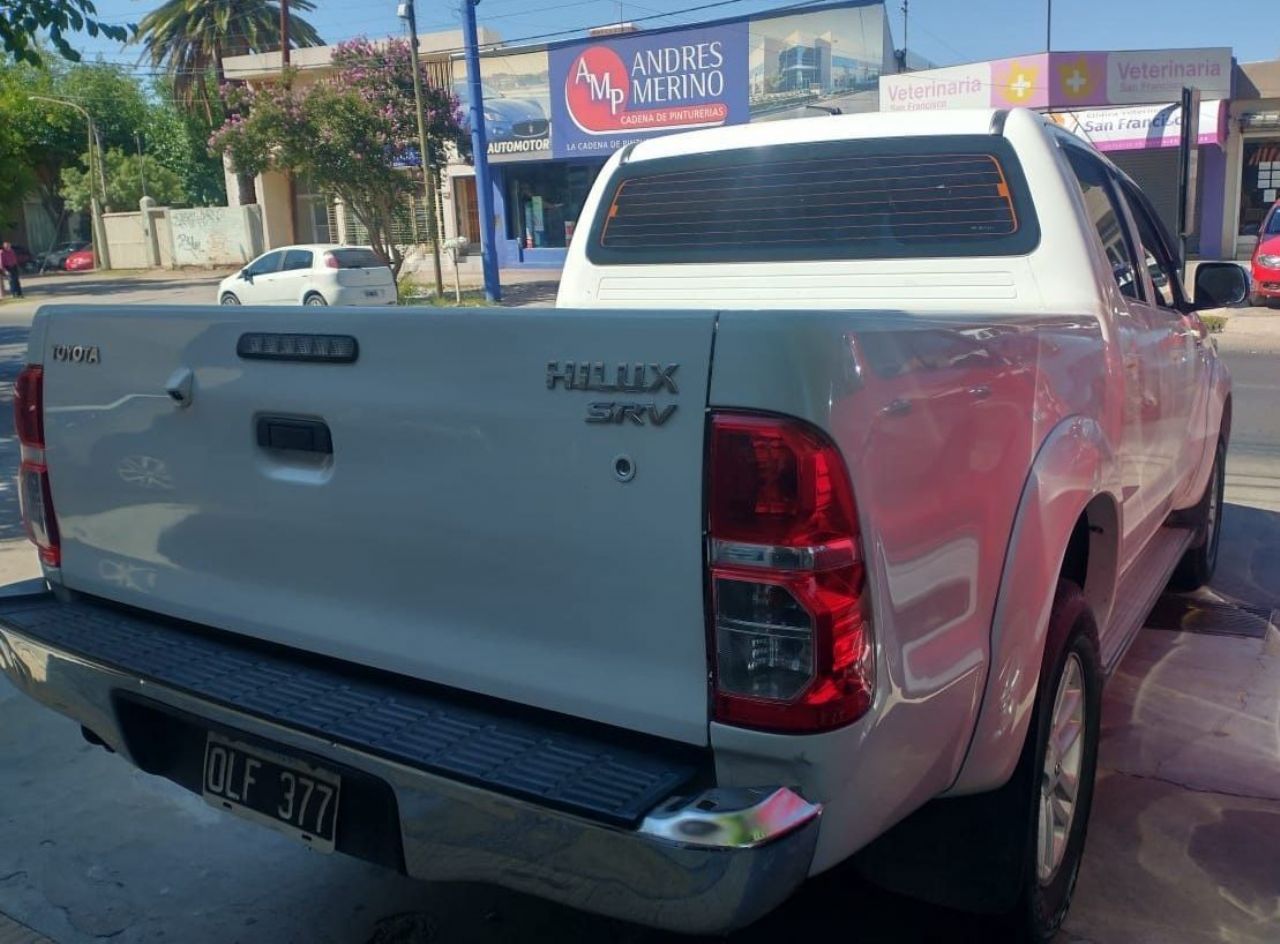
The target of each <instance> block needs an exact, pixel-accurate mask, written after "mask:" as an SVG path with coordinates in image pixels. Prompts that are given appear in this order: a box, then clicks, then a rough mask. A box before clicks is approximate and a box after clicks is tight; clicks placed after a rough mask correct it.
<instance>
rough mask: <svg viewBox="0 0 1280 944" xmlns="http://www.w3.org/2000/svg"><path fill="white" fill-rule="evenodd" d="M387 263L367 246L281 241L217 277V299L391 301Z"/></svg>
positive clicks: (306, 302) (244, 302)
mask: <svg viewBox="0 0 1280 944" xmlns="http://www.w3.org/2000/svg"><path fill="white" fill-rule="evenodd" d="M397 301H398V299H397V297H396V280H395V277H394V276H393V275H392V274H391V269H390V268H389V267H388V266H387V264H386V263H385V262H383V261H382V260H381V259H379V258H378V256H377V254H376V253H374V251H373V250H372V249H370V248H368V247H367V246H341V245H336V244H316V245H308V246H284V247H282V248H280V249H273V250H272V251H271V252H268V253H264V254H263V255H261V256H259V257H258V258H257V259H254V260H253V261H252V262H250V263H249V264H248V265H247V266H245V267H244V268H243V269H241V270H240V271H239V272H237V273H236V274H235V275H229V276H227V277H226V278H225V279H223V280H222V281H221V282H219V283H218V304H220V305H312V306H321V305H348V306H349V305H394V304H396V303H397Z"/></svg>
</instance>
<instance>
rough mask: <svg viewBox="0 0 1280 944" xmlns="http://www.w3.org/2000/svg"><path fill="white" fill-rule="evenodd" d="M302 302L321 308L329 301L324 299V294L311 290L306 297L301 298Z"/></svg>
mask: <svg viewBox="0 0 1280 944" xmlns="http://www.w3.org/2000/svg"><path fill="white" fill-rule="evenodd" d="M302 304H304V305H311V306H313V307H318V308H323V307H324V306H326V305H328V304H329V303H328V302H327V301H325V300H324V296H323V295H321V294H320V293H319V292H312V293H311V294H310V295H308V296H307V297H306V298H304V299H303V300H302Z"/></svg>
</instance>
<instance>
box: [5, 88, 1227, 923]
mask: <svg viewBox="0 0 1280 944" xmlns="http://www.w3.org/2000/svg"><path fill="white" fill-rule="evenodd" d="M691 195H692V196H691ZM692 197H696V199H694V198H692ZM655 207H656V208H658V209H657V210H655V209H654V208H655ZM832 207H836V208H839V209H838V212H832ZM319 251H320V249H319V248H318V247H317V249H316V252H319ZM324 251H326V252H329V251H331V250H329V249H325V250H324ZM1147 255H1149V256H1150V257H1151V258H1152V259H1154V260H1156V262H1157V264H1158V265H1159V267H1160V269H1161V274H1162V277H1163V279H1164V283H1165V285H1164V288H1165V289H1167V290H1168V294H1167V295H1166V294H1164V292H1162V291H1158V290H1157V288H1156V286H1155V285H1154V283H1153V280H1152V278H1151V275H1150V272H1149V269H1148V267H1147V264H1146V257H1147ZM1177 259H1178V256H1177V253H1176V252H1175V250H1174V244H1173V242H1172V241H1171V240H1170V239H1169V237H1168V235H1167V234H1166V233H1165V232H1164V230H1163V228H1162V226H1161V224H1160V221H1159V217H1158V216H1157V215H1156V213H1155V212H1154V211H1153V209H1152V206H1151V203H1150V202H1149V201H1148V199H1147V198H1146V197H1145V196H1144V195H1143V194H1142V192H1141V191H1140V190H1139V189H1138V187H1137V186H1136V184H1134V182H1133V181H1132V180H1131V179H1130V178H1129V177H1127V176H1126V175H1125V174H1124V173H1123V172H1121V171H1120V170H1119V169H1117V168H1116V167H1115V166H1114V165H1113V164H1111V163H1110V162H1109V161H1108V160H1107V159H1106V158H1105V157H1104V156H1102V155H1100V154H1099V153H1097V152H1096V151H1094V150H1093V149H1092V148H1091V147H1090V146H1089V145H1088V144H1086V143H1085V142H1083V141H1081V140H1079V139H1077V138H1075V137H1073V136H1072V135H1070V134H1069V133H1068V132H1066V131H1064V130H1062V129H1060V128H1057V127H1056V126H1055V125H1053V124H1052V123H1050V122H1049V121H1047V120H1046V119H1045V118H1044V117H1042V116H1040V115H1037V114H1035V113H1033V112H1030V111H1027V110H1021V109H1015V110H1012V111H1007V112H1006V111H995V110H982V111H964V112H961V111H957V112H947V113H945V114H943V113H928V114H919V113H911V114H866V115H848V116H837V117H822V118H814V119H796V120H793V121H787V122H770V123H759V124H753V125H747V126H737V127H732V128H724V129H712V130H703V131H696V132H692V133H687V134H681V135H671V136H665V137H661V138H655V139H652V140H648V141H642V142H640V143H639V144H636V145H634V146H631V147H628V148H626V149H625V150H623V151H621V152H619V153H617V154H615V155H614V156H613V157H612V158H611V159H610V161H609V162H608V163H607V164H606V165H605V166H604V168H603V169H602V171H601V173H600V175H599V177H598V179H597V180H596V182H595V184H594V186H593V188H592V191H591V193H590V196H589V197H588V200H587V203H586V206H585V208H584V211H583V218H582V226H581V227H580V229H579V235H578V238H575V239H574V241H573V245H572V246H571V247H570V249H569V253H568V258H567V261H566V266H565V270H564V278H563V282H562V287H561V290H560V295H559V299H558V303H559V305H560V307H558V308H554V309H523V310H519V311H514V310H507V309H493V310H490V311H486V312H484V313H483V314H482V315H477V314H475V313H472V312H469V311H467V310H461V309H460V310H436V309H426V310H424V311H423V312H422V313H421V314H417V313H415V314H414V315H413V316H412V317H407V316H406V315H405V314H404V313H402V312H390V311H387V312H380V311H370V312H368V313H367V314H366V315H364V316H363V317H360V318H352V317H350V316H349V315H348V314H346V313H342V312H320V311H299V310H287V309H284V310H273V311H261V310H257V309H253V308H248V307H245V308H240V309H235V308H233V309H230V310H229V309H228V308H226V307H223V308H217V307H214V306H208V307H206V308H188V309H185V310H183V311H181V312H173V313H168V312H166V311H164V310H163V309H157V308H154V307H141V306H140V307H133V306H118V307H113V306H111V305H105V304H104V305H99V306H88V305H84V306H67V307H45V308H42V309H41V310H40V311H39V312H38V313H37V315H36V318H35V321H34V323H33V325H32V328H31V337H30V345H29V352H28V356H27V361H28V365H27V366H26V367H25V369H23V370H22V372H21V373H20V375H19V377H18V379H17V382H16V393H15V415H16V428H17V434H18V438H19V440H20V444H21V451H22V455H23V465H22V467H21V474H20V487H19V493H20V495H21V497H22V508H23V513H24V519H25V522H26V526H27V529H28V532H29V534H30V535H31V537H32V539H33V540H34V542H35V544H36V546H37V550H38V553H39V556H40V559H41V561H42V562H43V565H44V577H43V579H42V580H40V581H36V582H34V583H30V584H20V585H16V586H12V587H9V588H8V589H7V591H5V593H4V594H0V669H3V671H5V672H6V673H7V674H8V675H9V677H10V678H11V679H12V681H13V684H14V685H15V686H16V687H17V688H18V689H20V690H22V691H24V692H26V693H27V694H28V695H30V696H32V697H34V698H36V699H37V700H39V701H41V702H43V703H44V704H46V705H48V706H50V707H52V708H54V709H55V710H58V711H60V712H63V713H64V714H67V715H69V716H70V717H72V718H74V719H75V720H76V721H78V722H79V723H80V724H81V725H82V726H83V727H84V730H85V732H86V734H85V736H86V737H87V738H88V739H89V740H90V741H91V742H92V743H97V744H104V745H106V746H107V747H109V748H110V749H111V750H113V751H115V752H116V753H117V754H118V755H120V756H121V757H123V758H125V759H126V760H128V761H129V762H131V763H133V764H136V765H137V766H139V767H140V768H142V769H143V770H145V771H149V772H150V773H153V774H156V775H158V776H163V777H167V778H169V779H171V780H173V781H174V782H176V783H178V784H180V785H182V786H183V787H185V788H187V789H189V790H192V791H194V792H195V793H197V794H201V795H203V796H204V797H205V798H206V799H207V800H208V802H209V803H211V804H212V805H213V806H214V807H215V808H217V809H219V810H224V811H230V812H231V813H233V814H236V815H239V816H243V817H244V818H246V819H249V820H252V821H255V822H257V823H259V824H263V825H268V826H270V827H272V828H275V829H277V830H279V831H280V832H282V833H285V834H287V835H289V836H292V837H294V838H296V839H298V840H299V841H301V842H304V843H306V844H307V845H309V846H311V847H312V848H314V849H319V850H324V851H330V850H336V851H341V852H346V853H349V854H352V855H357V856H363V857H365V858H367V859H369V860H371V861H374V862H378V863H381V864H384V865H388V866H390V867H392V868H397V869H401V870H404V871H407V872H408V873H409V874H410V875H413V876H416V877H419V878H424V879H437V880H447V879H456V880H485V881H491V882H495V883H499V884H503V885H507V886H510V887H512V888H515V889H518V890H521V891H524V892H529V893H532V894H536V895H540V896H544V897H547V898H551V899H556V900H559V901H563V902H567V903H569V904H573V905H577V906H579V907H583V908H588V909H591V910H594V911H599V912H603V913H607V914H611V915H614V916H618V917H622V918H626V919H629V920H633V921H640V922H644V923H648V924H651V925H654V926H658V927H662V928H667V929H672V930H677V931H694V932H721V931H725V930H727V929H731V928H735V927H739V926H742V925H745V924H747V923H750V922H751V921H753V920H755V919H756V918H758V917H760V916H761V915H763V914H764V913H766V912H768V911H769V910H770V909H772V908H774V907H775V906H777V905H778V904H779V903H781V902H782V901H783V900H784V899H786V898H787V897H788V896H789V895H790V894H791V893H792V892H793V891H795V890H796V889H797V888H798V887H799V886H800V885H801V884H802V883H803V882H804V881H805V880H806V879H807V878H809V877H810V876H813V875H817V874H819V873H822V872H826V871H827V870H829V869H832V868H833V867H834V866H836V865H837V864H839V863H841V862H845V861H851V862H852V863H853V865H854V866H855V867H857V868H858V869H860V870H861V871H863V872H864V873H865V874H866V875H868V876H869V877H871V878H872V879H874V880H875V881H878V882H880V883H882V884H884V885H886V886H889V887H891V888H896V889H898V890H901V891H905V892H909V893H911V894H913V895H917V896H919V897H921V898H926V899H931V900H934V901H938V902H942V903H944V904H948V905H953V906H956V907H963V908H967V909H971V910H973V911H978V912H985V913H988V914H996V915H999V916H1000V918H999V921H1000V922H1001V926H1002V927H1004V928H1005V929H1006V935H1007V931H1008V929H1010V928H1012V929H1014V930H1016V931H1017V932H1018V933H1019V935H1020V936H1022V937H1026V938H1029V939H1032V940H1035V941H1042V942H1043V941H1048V940H1049V939H1050V938H1051V937H1052V936H1053V935H1054V933H1055V932H1056V931H1057V930H1058V928H1059V926H1060V925H1061V924H1062V921H1063V919H1064V916H1065V914H1066V911H1067V907H1068V904H1069V902H1070V900H1071V896H1072V892H1073V889H1074V887H1075V882H1076V876H1077V873H1078V870H1079V867H1080V863H1081V857H1082V855H1083V850H1084V843H1085V831H1086V826H1087V823H1088V819H1089V811H1090V804H1091V801H1092V797H1093V786H1094V772H1095V766H1096V761H1097V752H1098V740H1099V720H1100V711H1101V704H1102V702H1101V695H1102V686H1103V683H1104V681H1105V679H1106V678H1107V676H1108V675H1109V674H1110V673H1111V672H1113V671H1114V670H1115V669H1116V667H1117V666H1118V664H1119V663H1120V660H1121V659H1122V658H1123V656H1124V654H1125V652H1126V650H1127V649H1128V647H1129V646H1130V644H1131V643H1132V641H1133V639H1134V638H1135V636H1136V634H1137V632H1138V630H1139V628H1140V627H1141V626H1142V625H1143V622H1144V620H1145V617H1146V616H1147V614H1148V612H1149V611H1150V609H1151V607H1152V605H1153V603H1154V601H1155V600H1156V598H1157V597H1158V596H1159V594H1160V593H1161V592H1162V591H1163V590H1164V588H1165V587H1166V586H1167V585H1170V583H1171V582H1172V585H1174V586H1176V587H1178V588H1183V589H1189V588H1192V587H1197V586H1200V585H1202V584H1204V583H1205V582H1206V581H1208V580H1209V578H1210V576H1211V575H1212V574H1213V571H1214V567H1215V565H1216V562H1217V556H1218V543H1219V535H1220V527H1221V522H1222V517H1223V516H1222V494H1223V468H1224V462H1225V457H1226V450H1227V441H1228V436H1229V434H1230V425H1231V423H1230V418H1231V382H1230V378H1229V376H1228V374H1227V371H1226V369H1225V367H1224V365H1223V364H1222V362H1221V361H1220V360H1219V357H1218V354H1217V350H1216V348H1215V346H1214V344H1213V343H1212V340H1211V339H1209V337H1208V332H1207V331H1206V329H1205V326H1204V324H1203V323H1202V322H1201V320H1200V318H1199V316H1198V315H1197V313H1196V311H1197V306H1202V307H1208V306H1215V307H1216V306H1222V305H1228V304H1236V303H1239V302H1241V301H1242V300H1243V299H1244V297H1245V295H1246V293H1247V284H1246V282H1245V273H1244V270H1243V269H1242V268H1241V267H1239V266H1237V265H1235V264H1227V263H1202V264H1201V265H1200V266H1199V267H1198V269H1197V270H1196V276H1195V278H1196V285H1195V292H1194V300H1193V299H1192V298H1189V297H1188V295H1187V294H1186V293H1185V292H1184V290H1183V287H1182V279H1181V274H1180V268H1179V265H1178V262H1177ZM313 261H314V260H313ZM279 267H280V262H279V261H275V262H273V264H272V268H273V271H274V270H275V269H278V268H279ZM262 277H263V275H259V276H255V279H254V283H255V284H257V282H259V281H261V279H262ZM229 284H232V285H236V284H237V283H236V282H235V281H234V280H232V281H231V282H230V283H229ZM294 300H295V301H296V300H297V298H296V294H295V297H294ZM90 365H91V366H90ZM161 391H164V393H165V394H166V395H164V396H161V395H159V393H160V392H161ZM140 463H142V464H144V465H145V469H142V471H141V472H140V471H139V470H140V468H141V466H140ZM144 473H145V474H144ZM36 788H37V789H38V785H37V787H36ZM198 867H199V866H198V863H195V864H193V865H192V868H198ZM835 930H836V932H838V933H843V932H846V931H847V934H846V936H849V937H852V938H856V937H857V922H856V916H853V918H852V919H851V923H850V926H849V928H847V929H846V928H839V929H835ZM1006 935H1001V936H999V937H997V936H996V935H994V934H993V935H992V939H993V940H1005V939H1008V938H1007V936H1006Z"/></svg>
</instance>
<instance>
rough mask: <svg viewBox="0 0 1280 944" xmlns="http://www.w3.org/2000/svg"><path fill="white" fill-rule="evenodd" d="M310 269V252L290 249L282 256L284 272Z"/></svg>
mask: <svg viewBox="0 0 1280 944" xmlns="http://www.w3.org/2000/svg"><path fill="white" fill-rule="evenodd" d="M310 268H311V252H310V251H309V250H307V249H290V250H289V251H288V252H286V253H285V254H284V271H285V272H292V271H294V270H295V269H310Z"/></svg>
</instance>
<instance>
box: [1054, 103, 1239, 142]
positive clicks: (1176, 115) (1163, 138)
mask: <svg viewBox="0 0 1280 944" xmlns="http://www.w3.org/2000/svg"><path fill="white" fill-rule="evenodd" d="M1222 106H1223V103H1222V102H1221V101H1212V102H1206V101H1201V102H1200V124H1199V132H1198V134H1197V135H1196V141H1195V143H1196V144H1221V143H1222V140H1223V134H1222V131H1223V129H1222V118H1223V117H1224V114H1225V111H1224V109H1223V107H1222ZM1049 117H1051V118H1052V119H1053V120H1054V121H1055V122H1057V123H1058V124H1060V125H1061V126H1062V127H1064V128H1066V129H1067V130H1068V131H1070V132H1072V133H1074V134H1076V135H1079V136H1080V137H1081V138H1084V139H1085V140H1086V141H1088V142H1090V143H1091V144H1092V145H1093V146H1094V147H1096V148H1097V149H1098V150H1099V151H1133V150H1138V149H1139V148H1165V147H1177V146H1178V144H1179V141H1180V139H1181V136H1182V106H1181V105H1177V104H1170V105H1131V106H1129V107H1127V108H1084V109H1078V110H1072V111H1054V112H1050V114H1049Z"/></svg>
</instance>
